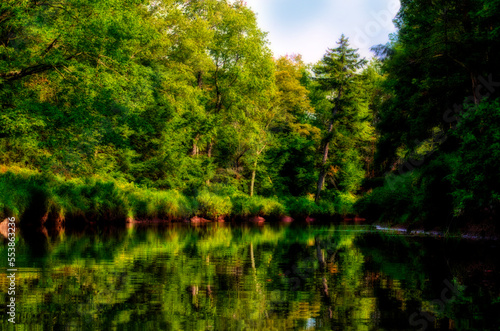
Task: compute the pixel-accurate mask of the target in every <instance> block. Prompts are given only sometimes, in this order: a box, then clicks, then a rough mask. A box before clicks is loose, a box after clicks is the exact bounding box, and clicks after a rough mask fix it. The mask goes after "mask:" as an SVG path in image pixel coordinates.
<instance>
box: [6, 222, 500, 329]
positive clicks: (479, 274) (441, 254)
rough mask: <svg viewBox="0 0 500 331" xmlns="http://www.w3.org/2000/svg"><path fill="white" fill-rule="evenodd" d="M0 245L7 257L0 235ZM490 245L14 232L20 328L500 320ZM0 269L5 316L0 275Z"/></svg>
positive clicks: (346, 231)
mask: <svg viewBox="0 0 500 331" xmlns="http://www.w3.org/2000/svg"><path fill="white" fill-rule="evenodd" d="M0 250H1V254H0V256H1V258H2V259H3V260H7V245H6V242H5V244H4V245H2V246H1V249H0ZM499 253H500V250H499V247H498V242H496V241H478V240H464V239H461V240H459V239H453V238H441V237H429V236H408V235H404V234H391V233H386V232H382V231H377V230H374V229H373V228H371V227H369V226H356V225H296V224H293V223H292V224H286V225H284V224H283V225H278V224H276V225H268V224H266V225H257V224H241V225H230V224H226V223H212V224H205V225H201V226H192V225H189V224H152V225H151V224H150V225H136V226H135V227H130V228H121V229H120V228H118V229H117V228H103V229H95V230H93V231H83V230H82V231H80V232H78V231H66V232H61V233H59V234H57V235H53V236H49V237H47V236H44V235H42V234H40V233H36V232H35V233H27V232H25V233H24V234H23V233H22V232H21V233H19V235H18V237H17V242H16V262H17V268H18V270H17V274H16V295H15V296H16V298H15V299H16V318H15V320H16V327H17V329H19V330H21V329H23V330H56V329H64V330H87V329H89V330H90V329H91V330H488V329H491V330H497V328H498V326H499V325H500V277H499V275H500V270H499V262H498V261H499V259H498V256H499ZM2 265H4V264H2ZM2 270H5V268H3V269H2ZM2 272H4V271H2ZM1 281H2V282H3V283H2V290H1V291H2V292H1V293H0V294H1V295H0V304H1V308H0V311H1V313H2V316H4V317H5V316H7V308H6V305H7V302H8V300H9V296H8V295H7V292H6V290H5V288H6V287H7V283H6V282H7V280H6V275H5V274H4V275H2V276H1ZM7 324H10V323H8V322H7V318H6V317H5V318H3V319H2V325H3V326H4V327H5V326H6V325H7ZM4 327H2V329H6V328H4Z"/></svg>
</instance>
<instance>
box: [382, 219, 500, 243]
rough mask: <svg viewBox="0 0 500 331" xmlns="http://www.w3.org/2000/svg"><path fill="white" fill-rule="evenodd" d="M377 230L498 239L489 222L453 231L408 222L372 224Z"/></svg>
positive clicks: (449, 236) (420, 234) (422, 234)
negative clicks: (481, 225) (427, 228)
mask: <svg viewBox="0 0 500 331" xmlns="http://www.w3.org/2000/svg"><path fill="white" fill-rule="evenodd" d="M373 227H374V228H375V229H376V230H377V231H382V232H389V233H396V234H404V235H410V236H430V237H446V238H462V239H470V240H487V241H489V240H494V241H497V240H498V239H499V235H498V233H496V232H495V229H494V228H492V227H491V224H490V225H488V226H485V227H478V226H468V227H464V228H460V229H456V230H454V231H450V230H449V229H442V228H439V227H437V228H435V229H433V230H426V229H424V228H422V227H409V225H408V224H396V225H394V224H393V225H391V224H379V223H375V224H373Z"/></svg>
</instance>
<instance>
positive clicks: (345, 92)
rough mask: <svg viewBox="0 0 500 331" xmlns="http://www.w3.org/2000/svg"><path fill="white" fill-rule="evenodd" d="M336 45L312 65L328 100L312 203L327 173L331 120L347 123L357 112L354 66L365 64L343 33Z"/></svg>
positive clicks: (317, 196)
mask: <svg viewBox="0 0 500 331" xmlns="http://www.w3.org/2000/svg"><path fill="white" fill-rule="evenodd" d="M337 44H338V45H339V46H338V47H337V48H334V49H328V51H327V52H326V54H325V55H324V56H323V59H322V60H321V61H320V63H319V64H318V65H317V66H316V67H315V68H314V73H315V75H316V80H317V81H318V83H319V88H320V89H321V90H323V91H325V92H326V98H327V99H328V100H329V102H330V106H331V107H330V109H329V110H328V111H327V113H326V114H323V117H324V120H325V122H328V128H327V132H326V134H325V137H324V140H323V158H322V162H321V169H320V174H319V178H318V185H317V191H316V199H315V200H316V202H317V201H318V200H319V197H320V193H321V190H322V189H323V186H324V183H325V177H326V173H327V167H326V165H327V161H328V153H329V149H330V144H331V141H332V138H333V137H334V136H335V132H334V131H335V130H334V129H335V125H334V124H335V122H337V123H339V124H349V120H354V119H355V117H356V116H357V115H356V111H357V109H358V108H357V105H356V103H357V99H358V97H359V95H358V93H356V92H357V91H359V81H360V75H359V74H358V69H361V68H362V67H363V66H364V65H365V64H366V60H365V59H360V55H359V54H358V53H357V49H353V48H350V47H349V40H348V38H346V37H345V36H344V35H342V36H341V37H340V40H339V41H338V42H337Z"/></svg>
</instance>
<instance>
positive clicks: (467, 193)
mask: <svg viewBox="0 0 500 331" xmlns="http://www.w3.org/2000/svg"><path fill="white" fill-rule="evenodd" d="M394 22H395V24H396V26H397V28H398V32H397V33H396V34H395V35H393V36H391V41H390V42H389V43H388V44H387V45H378V46H374V47H373V50H374V52H375V53H376V57H374V58H373V59H369V60H367V59H363V58H361V57H360V56H359V54H358V53H357V50H356V49H353V47H352V46H351V45H350V44H349V39H348V36H344V35H342V36H339V39H338V41H335V40H333V41H332V47H331V48H329V49H328V50H326V53H325V55H324V57H323V59H322V60H321V61H319V62H318V63H315V64H308V63H304V62H303V61H302V60H301V57H300V55H289V56H285V57H279V58H276V57H273V54H272V53H271V51H270V49H269V43H268V41H267V39H266V33H264V32H263V31H261V30H260V29H259V27H258V26H257V22H256V17H255V14H254V13H253V12H252V11H251V9H249V8H248V7H247V6H246V4H245V3H244V2H243V1H227V0H190V1H184V0H165V1H142V0H136V1H125V2H123V1H116V0H91V1H81V0H63V1H52V0H46V1H33V0H31V1H27V0H22V1H18V0H16V1H14V0H6V1H2V3H1V4H0V107H1V112H0V217H2V218H3V217H6V216H17V217H18V218H20V219H21V222H27V223H28V222H38V221H39V220H43V221H51V222H52V221H55V222H56V223H60V222H62V221H63V220H89V221H97V220H103V221H104V220H125V219H153V218H160V219H186V218H192V217H194V216H197V217H203V218H207V219H212V220H217V219H223V218H225V217H226V218H227V217H252V216H263V217H266V218H268V217H275V218H277V217H282V216H284V215H291V216H292V217H308V216H312V217H332V216H335V215H347V214H359V215H362V216H364V217H367V218H368V219H371V220H379V221H385V222H404V223H407V224H413V225H422V226H424V227H426V228H429V227H430V228H432V227H436V226H440V227H446V228H447V229H449V228H450V226H452V227H456V226H460V225H463V224H466V223H467V224H469V223H471V222H472V223H473V224H476V223H482V222H483V221H486V222H487V224H489V225H483V227H484V228H485V229H487V230H488V231H489V229H490V228H489V227H488V226H493V225H494V219H495V217H497V213H498V207H499V205H500V191H499V189H498V187H500V172H499V171H498V170H499V165H500V162H499V160H500V101H499V100H498V97H499V93H498V89H499V88H500V70H499V69H500V67H499V66H500V64H499V62H498V57H499V55H500V54H499V53H500V45H499V44H500V1H499V0H468V1H455V0H453V1H430V0H429V1H413V0H411V1H406V0H402V2H401V9H400V11H399V13H398V15H397V16H396V18H395V20H394ZM497 81H498V82H497Z"/></svg>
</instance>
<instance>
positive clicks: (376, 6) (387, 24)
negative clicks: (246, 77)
mask: <svg viewBox="0 0 500 331" xmlns="http://www.w3.org/2000/svg"><path fill="white" fill-rule="evenodd" d="M246 3H247V6H248V7H250V8H252V10H253V11H254V12H255V13H256V14H257V21H258V24H259V27H260V29H261V30H263V31H265V32H268V35H267V39H268V40H269V42H270V48H271V50H272V51H273V53H274V55H275V57H279V56H281V55H287V54H288V55H292V54H301V55H302V58H303V60H304V62H306V63H316V62H318V61H319V60H321V58H322V57H323V55H324V54H325V52H326V50H327V49H328V48H335V47H337V41H338V40H339V38H340V36H341V35H342V33H343V34H344V35H345V36H346V37H348V38H349V40H350V44H351V46H352V47H353V48H358V49H359V53H360V54H361V56H363V57H365V58H367V59H369V58H371V57H372V56H373V53H372V52H370V47H371V46H373V45H377V44H385V43H387V42H388V41H389V34H390V33H393V32H395V31H396V28H395V27H394V24H393V23H392V19H393V18H394V16H395V15H396V14H397V12H398V10H399V6H400V3H399V0H347V1H346V0H247V1H246Z"/></svg>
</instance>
